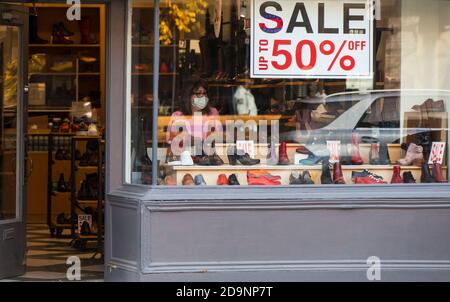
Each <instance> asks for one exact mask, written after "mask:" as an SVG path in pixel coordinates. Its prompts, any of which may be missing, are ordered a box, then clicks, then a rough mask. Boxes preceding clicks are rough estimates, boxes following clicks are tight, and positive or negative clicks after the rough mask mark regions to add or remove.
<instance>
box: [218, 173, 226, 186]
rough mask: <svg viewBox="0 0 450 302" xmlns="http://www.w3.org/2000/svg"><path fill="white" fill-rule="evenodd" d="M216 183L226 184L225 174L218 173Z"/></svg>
mask: <svg viewBox="0 0 450 302" xmlns="http://www.w3.org/2000/svg"><path fill="white" fill-rule="evenodd" d="M216 184H217V185H218V186H228V178H227V176H226V175H225V174H220V175H219V177H218V178H217V182H216Z"/></svg>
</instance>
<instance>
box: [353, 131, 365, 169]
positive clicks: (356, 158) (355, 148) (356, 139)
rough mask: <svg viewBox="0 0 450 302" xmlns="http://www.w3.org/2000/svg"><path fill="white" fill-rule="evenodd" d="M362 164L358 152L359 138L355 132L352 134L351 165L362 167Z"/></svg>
mask: <svg viewBox="0 0 450 302" xmlns="http://www.w3.org/2000/svg"><path fill="white" fill-rule="evenodd" d="M363 163H364V161H363V159H362V158H361V154H360V152H359V137H358V134H357V133H356V132H353V133H352V164H353V165H362V164H363Z"/></svg>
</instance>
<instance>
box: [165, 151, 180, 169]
mask: <svg viewBox="0 0 450 302" xmlns="http://www.w3.org/2000/svg"><path fill="white" fill-rule="evenodd" d="M166 163H167V164H168V165H169V166H181V160H180V157H179V156H176V155H174V154H173V152H172V149H171V148H170V147H169V148H168V149H167V155H166Z"/></svg>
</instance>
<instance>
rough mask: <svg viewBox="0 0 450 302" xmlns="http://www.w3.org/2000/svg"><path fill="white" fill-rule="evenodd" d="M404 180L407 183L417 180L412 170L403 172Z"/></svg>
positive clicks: (413, 182)
mask: <svg viewBox="0 0 450 302" xmlns="http://www.w3.org/2000/svg"><path fill="white" fill-rule="evenodd" d="M403 182H404V183H405V184H415V183H416V180H415V179H414V176H413V175H412V173H411V171H407V172H404V173H403Z"/></svg>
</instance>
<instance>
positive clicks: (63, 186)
mask: <svg viewBox="0 0 450 302" xmlns="http://www.w3.org/2000/svg"><path fill="white" fill-rule="evenodd" d="M58 192H67V185H66V181H65V180H64V174H63V173H61V174H59V180H58Z"/></svg>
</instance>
